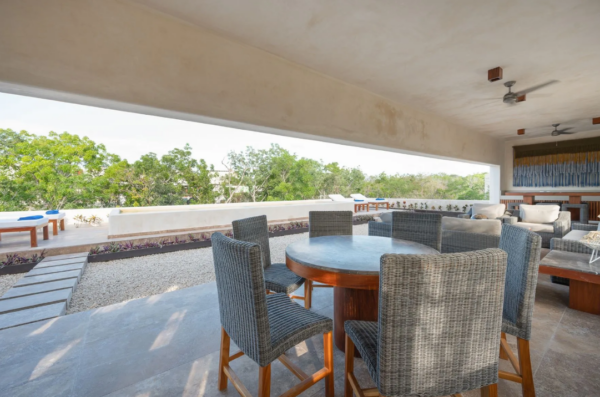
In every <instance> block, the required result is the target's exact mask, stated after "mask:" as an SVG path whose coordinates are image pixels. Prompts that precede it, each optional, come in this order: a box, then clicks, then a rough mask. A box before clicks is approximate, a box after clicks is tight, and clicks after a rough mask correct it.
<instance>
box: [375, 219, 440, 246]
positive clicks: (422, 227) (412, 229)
mask: <svg viewBox="0 0 600 397" xmlns="http://www.w3.org/2000/svg"><path fill="white" fill-rule="evenodd" d="M369 236H379V237H392V238H397V239H401V240H408V241H414V242H415V243H420V244H424V245H427V246H429V247H432V248H435V249H436V250H438V251H440V252H441V251H442V215H440V214H428V213H423V212H409V211H394V212H393V213H392V224H391V225H390V224H388V223H383V222H369Z"/></svg>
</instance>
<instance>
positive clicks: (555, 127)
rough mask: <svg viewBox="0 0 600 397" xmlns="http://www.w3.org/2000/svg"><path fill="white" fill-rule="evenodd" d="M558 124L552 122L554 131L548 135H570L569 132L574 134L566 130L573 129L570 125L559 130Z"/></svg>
mask: <svg viewBox="0 0 600 397" xmlns="http://www.w3.org/2000/svg"><path fill="white" fill-rule="evenodd" d="M559 125H560V124H552V127H554V131H552V132H551V133H550V135H552V136H559V135H571V134H574V132H567V130H572V129H573V128H572V127H569V128H564V129H562V130H559V129H558V126H559Z"/></svg>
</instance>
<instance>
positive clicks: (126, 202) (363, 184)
mask: <svg viewBox="0 0 600 397" xmlns="http://www.w3.org/2000/svg"><path fill="white" fill-rule="evenodd" d="M392 167H393V164H392V165H390V168H392ZM484 181H485V174H474V175H469V176H466V177H462V176H458V175H447V174H443V173H439V174H434V175H424V174H398V173H395V174H388V173H385V172H383V173H381V174H379V175H375V176H368V175H365V173H364V172H363V171H362V170H361V169H360V168H348V167H343V166H340V165H339V164H338V163H325V162H323V161H321V160H319V161H318V160H314V159H309V158H305V157H298V156H297V155H296V154H294V153H291V152H290V151H289V150H286V149H284V148H282V147H281V146H279V145H275V144H273V145H271V147H270V148H269V149H255V148H252V147H248V148H246V149H245V150H243V151H240V152H235V151H232V152H229V153H228V154H227V156H226V158H225V159H224V160H223V162H222V164H221V166H220V169H219V170H215V167H214V166H213V165H208V164H207V163H206V161H204V160H203V159H196V158H194V157H193V155H192V147H191V146H190V145H187V144H186V145H185V146H184V147H183V148H181V149H180V148H175V149H172V150H171V151H169V152H168V153H167V154H165V155H163V156H161V157H159V156H157V155H156V154H155V153H148V154H145V155H143V156H141V157H140V158H139V159H138V160H136V161H134V162H129V161H127V160H125V159H122V158H120V157H119V156H117V155H115V154H112V153H109V152H108V151H107V150H106V147H105V146H104V145H103V144H99V143H96V142H94V141H92V140H91V139H89V138H87V137H80V136H78V135H75V134H69V133H67V132H64V133H61V134H57V133H54V132H51V133H50V134H49V135H48V136H40V135H35V134H31V133H28V132H26V131H21V132H15V131H13V130H10V129H0V211H20V210H41V209H61V208H62V209H74V208H102V207H104V208H106V207H138V206H155V205H179V204H204V203H215V202H227V203H231V202H244V201H255V202H258V201H280V200H307V199H316V198H326V197H327V195H329V194H334V193H335V194H342V195H344V196H349V195H350V194H351V193H363V194H364V195H365V196H367V197H369V196H370V197H406V198H429V199H461V200H481V199H486V198H487V195H486V193H485V183H484Z"/></svg>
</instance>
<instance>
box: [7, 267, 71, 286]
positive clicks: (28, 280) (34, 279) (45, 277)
mask: <svg viewBox="0 0 600 397" xmlns="http://www.w3.org/2000/svg"><path fill="white" fill-rule="evenodd" d="M80 277H81V270H71V271H68V272H61V273H52V274H42V275H40V276H31V277H23V278H22V279H20V280H19V281H17V283H16V284H15V285H14V287H13V288H19V287H23V286H26V285H33V284H42V283H49V282H52V281H60V280H67V279H70V278H74V279H77V281H79V278H80Z"/></svg>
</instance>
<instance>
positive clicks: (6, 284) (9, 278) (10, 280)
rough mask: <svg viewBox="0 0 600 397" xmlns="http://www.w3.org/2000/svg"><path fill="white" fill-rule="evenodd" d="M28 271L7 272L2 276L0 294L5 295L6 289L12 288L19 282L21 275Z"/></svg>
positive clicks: (0, 277) (0, 278)
mask: <svg viewBox="0 0 600 397" xmlns="http://www.w3.org/2000/svg"><path fill="white" fill-rule="evenodd" d="M26 274H27V273H19V274H6V275H4V276H0V296H2V295H4V294H5V293H6V291H8V290H9V289H11V288H12V286H13V285H15V284H16V283H17V281H19V280H20V279H21V277H23V276H25V275H26Z"/></svg>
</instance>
